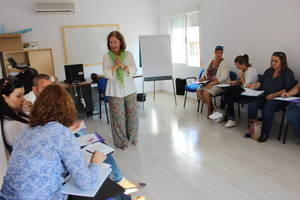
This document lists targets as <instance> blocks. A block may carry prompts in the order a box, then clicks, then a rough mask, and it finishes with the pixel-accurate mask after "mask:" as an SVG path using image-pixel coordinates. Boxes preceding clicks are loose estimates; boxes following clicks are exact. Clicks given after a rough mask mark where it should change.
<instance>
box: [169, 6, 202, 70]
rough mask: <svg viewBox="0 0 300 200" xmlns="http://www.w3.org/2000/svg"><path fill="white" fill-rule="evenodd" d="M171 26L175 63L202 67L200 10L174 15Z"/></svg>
mask: <svg viewBox="0 0 300 200" xmlns="http://www.w3.org/2000/svg"><path fill="white" fill-rule="evenodd" d="M169 27H170V34H171V43H172V59H173V60H172V61H173V63H177V64H186V65H188V66H193V67H200V39H199V37H200V27H199V12H193V13H187V14H185V15H181V16H176V17H172V18H171V19H170V22H169Z"/></svg>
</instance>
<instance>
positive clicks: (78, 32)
mask: <svg viewBox="0 0 300 200" xmlns="http://www.w3.org/2000/svg"><path fill="white" fill-rule="evenodd" d="M116 30H119V25H118V24H110V25H83V26H63V27H62V34H63V42H64V53H65V64H67V65H70V64H84V65H85V66H89V65H99V64H101V63H102V58H103V56H104V54H105V53H107V51H108V49H107V36H108V34H109V33H110V32H112V31H116Z"/></svg>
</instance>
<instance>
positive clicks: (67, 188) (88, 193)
mask: <svg viewBox="0 0 300 200" xmlns="http://www.w3.org/2000/svg"><path fill="white" fill-rule="evenodd" d="M110 167H111V166H110V165H108V164H105V163H102V164H100V174H101V177H100V179H99V180H98V183H97V187H95V188H93V189H91V190H81V189H79V188H78V187H77V185H76V184H75V182H74V180H73V179H72V178H71V179H70V180H69V181H68V182H67V183H65V184H64V186H63V187H62V190H61V192H62V193H64V194H69V195H77V196H84V197H94V196H95V195H96V194H97V191H98V190H99V189H100V187H101V186H102V184H103V183H104V181H105V179H106V178H107V177H108V176H109V174H110V172H111V168H110Z"/></svg>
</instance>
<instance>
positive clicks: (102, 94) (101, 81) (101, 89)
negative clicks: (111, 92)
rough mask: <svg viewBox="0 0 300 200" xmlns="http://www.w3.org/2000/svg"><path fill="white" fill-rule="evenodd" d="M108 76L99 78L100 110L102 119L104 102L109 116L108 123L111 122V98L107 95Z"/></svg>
mask: <svg viewBox="0 0 300 200" xmlns="http://www.w3.org/2000/svg"><path fill="white" fill-rule="evenodd" d="M107 80H108V79H107V78H100V79H99V80H98V84H97V86H98V92H99V110H100V119H101V117H102V112H101V102H102V101H103V102H104V107H105V112H106V118H107V124H109V117H108V109H107V103H108V100H109V97H108V96H105V92H106V86H107Z"/></svg>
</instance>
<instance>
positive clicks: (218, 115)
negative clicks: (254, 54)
mask: <svg viewBox="0 0 300 200" xmlns="http://www.w3.org/2000/svg"><path fill="white" fill-rule="evenodd" d="M234 63H235V66H236V67H237V68H238V69H239V70H240V71H241V72H240V75H239V80H237V81H231V82H230V84H231V85H232V87H231V88H230V89H229V90H228V91H226V92H225V93H224V96H223V98H222V101H221V106H220V109H219V110H218V111H216V112H214V113H213V114H211V115H210V116H209V118H210V119H212V120H216V121H223V119H224V117H225V112H226V118H227V120H228V121H227V122H226V124H225V127H226V128H230V127H234V126H236V122H235V121H234V102H236V101H243V103H248V102H249V101H250V100H251V99H249V98H248V97H245V96H242V95H241V93H242V92H243V91H244V90H243V88H244V87H246V86H247V85H248V84H250V83H255V82H256V81H257V80H258V74H257V71H256V69H255V68H254V67H252V66H251V64H250V63H249V57H248V55H247V54H245V55H243V56H242V55H240V56H237V57H236V58H235V59H234ZM225 108H226V111H225Z"/></svg>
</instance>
